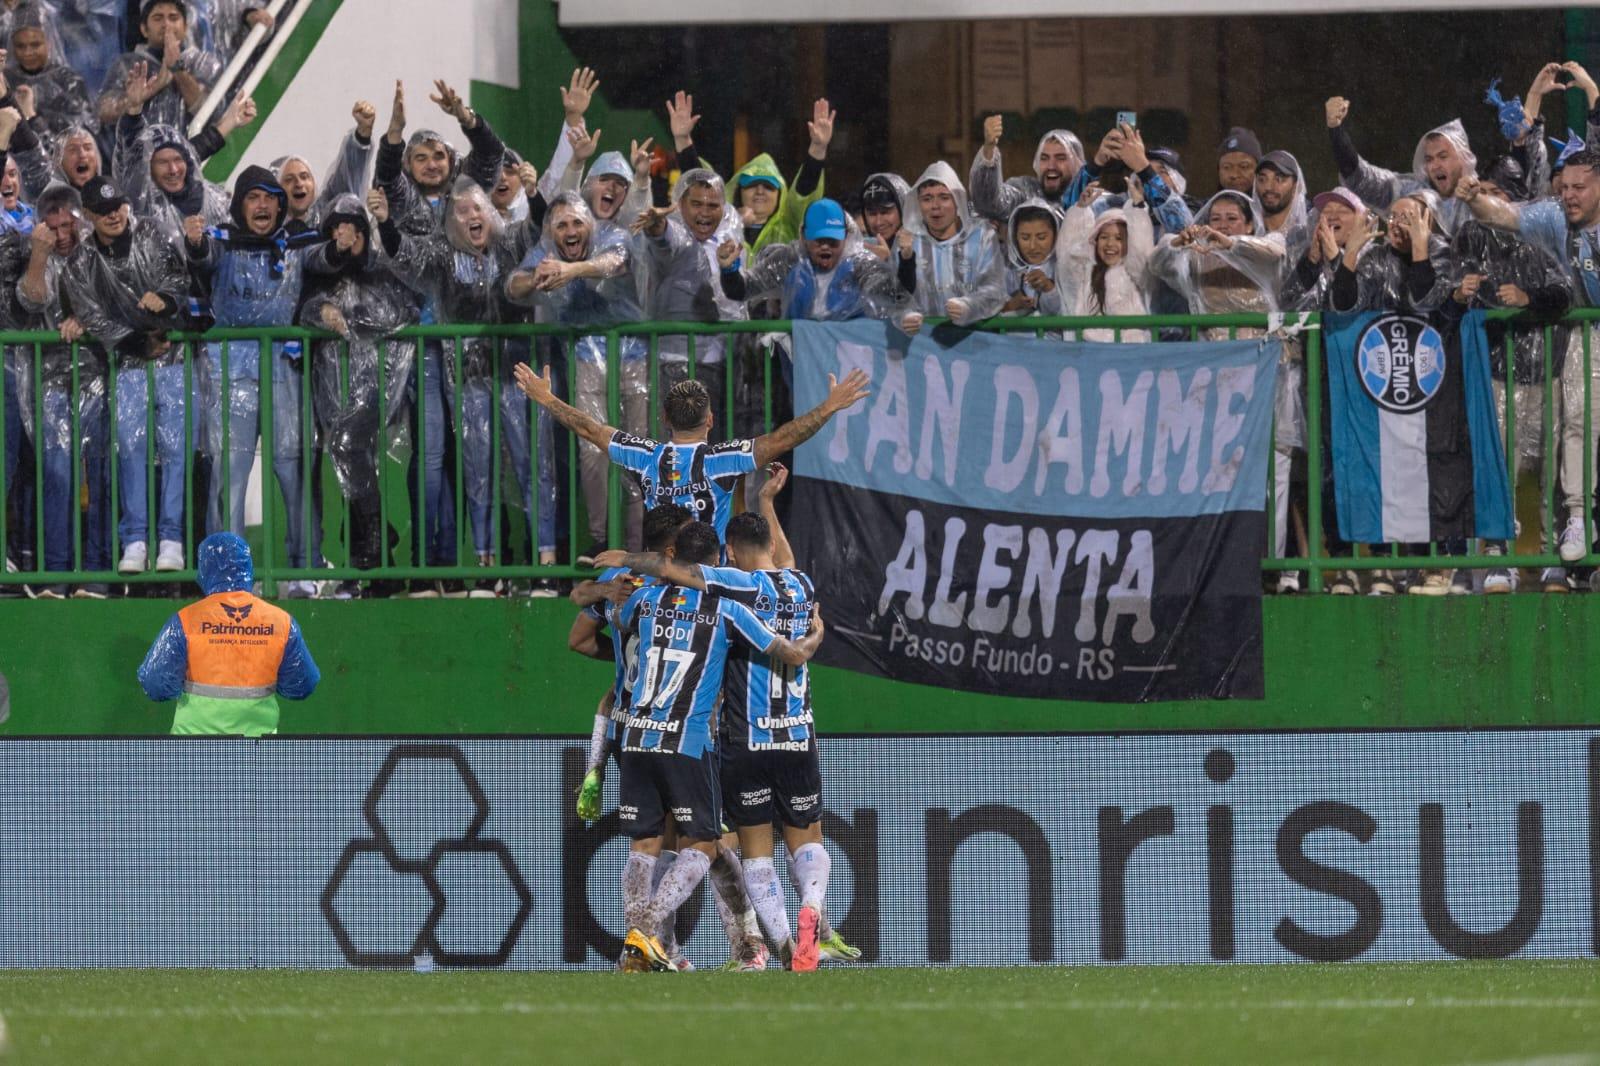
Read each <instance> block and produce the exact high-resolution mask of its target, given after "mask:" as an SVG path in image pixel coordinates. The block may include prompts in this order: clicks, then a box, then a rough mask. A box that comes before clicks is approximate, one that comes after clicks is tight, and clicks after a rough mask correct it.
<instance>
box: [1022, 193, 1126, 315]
mask: <svg viewBox="0 0 1600 1066" xmlns="http://www.w3.org/2000/svg"><path fill="white" fill-rule="evenodd" d="M1092 193H1093V190H1086V191H1085V194H1084V195H1081V196H1080V197H1079V202H1078V203H1076V204H1074V205H1073V206H1072V208H1071V210H1069V211H1068V212H1067V214H1066V218H1065V219H1064V220H1063V221H1062V224H1061V236H1060V239H1059V240H1058V241H1057V243H1056V248H1055V255H1054V257H1053V258H1054V261H1055V264H1056V268H1055V281H1056V285H1057V295H1056V303H1057V304H1058V305H1059V306H1060V307H1061V308H1062V310H1061V311H1059V312H1057V311H1053V310H1052V311H1047V312H1046V313H1047V314H1065V315H1074V316H1090V315H1146V314H1149V313H1150V312H1149V302H1148V300H1149V297H1148V293H1147V289H1148V284H1149V283H1148V282H1147V280H1146V267H1147V265H1148V264H1149V261H1150V256H1151V255H1152V254H1153V253H1154V251H1155V227H1154V224H1153V223H1152V221H1151V218H1150V211H1149V209H1148V207H1147V205H1146V203H1145V200H1144V192H1143V190H1142V188H1141V187H1140V184H1139V182H1138V181H1137V180H1130V181H1129V199H1128V204H1127V206H1126V207H1114V208H1111V209H1110V210H1108V211H1102V212H1100V213H1099V214H1098V215H1097V214H1095V211H1094V207H1093V200H1094V199H1095V197H1094V196H1093V195H1092ZM1012 243H1013V244H1014V245H1019V244H1021V243H1022V239H1021V236H1020V235H1019V234H1018V233H1017V226H1016V223H1015V221H1013V224H1012ZM1078 339H1080V340H1085V341H1095V342H1098V343H1112V342H1115V341H1118V340H1121V341H1125V342H1142V341H1148V340H1149V339H1150V331H1149V330H1143V329H1129V330H1121V331H1118V330H1111V329H1087V330H1083V331H1082V332H1080V333H1079V334H1078Z"/></svg>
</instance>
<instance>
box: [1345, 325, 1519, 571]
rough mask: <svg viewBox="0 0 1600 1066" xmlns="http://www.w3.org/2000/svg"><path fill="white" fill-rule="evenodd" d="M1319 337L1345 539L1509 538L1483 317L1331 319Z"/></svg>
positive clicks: (1505, 483) (1504, 478)
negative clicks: (1324, 352)
mask: <svg viewBox="0 0 1600 1066" xmlns="http://www.w3.org/2000/svg"><path fill="white" fill-rule="evenodd" d="M1323 336H1324V340H1325V342H1326V345H1327V359H1328V386H1329V397H1330V403H1331V405H1332V410H1331V411H1330V412H1329V417H1330V419H1331V422H1330V428H1331V430H1332V439H1333V455H1332V462H1333V473H1334V482H1333V485H1334V498H1335V501H1336V503H1337V507H1338V517H1339V535H1340V536H1341V537H1343V538H1344V539H1345V540H1348V541H1354V542H1357V543H1389V542H1399V543H1403V544H1406V543H1409V544H1425V543H1428V542H1430V541H1439V540H1447V539H1455V538H1463V537H1487V538H1491V539H1495V540H1508V539H1510V538H1511V537H1513V536H1514V535H1515V533H1514V532H1513V530H1512V506H1511V485H1510V482H1509V480H1508V478H1507V476H1506V460H1505V449H1504V448H1503V447H1502V445H1501V441H1500V435H1499V432H1498V423H1497V421H1496V418H1495V410H1494V388H1493V385H1492V384H1491V383H1490V379H1489V342H1488V339H1487V338H1486V337H1485V335H1484V329H1483V312H1482V311H1471V312H1468V313H1467V314H1466V315H1465V316H1462V315H1459V314H1455V313H1449V312H1441V313H1439V314H1435V315H1432V316H1427V317H1424V316H1418V315H1403V314H1394V313H1379V312H1366V313H1363V314H1356V315H1328V316H1326V317H1325V318H1324V319H1323Z"/></svg>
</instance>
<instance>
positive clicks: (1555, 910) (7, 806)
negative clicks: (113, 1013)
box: [0, 708, 1600, 969]
mask: <svg viewBox="0 0 1600 1066" xmlns="http://www.w3.org/2000/svg"><path fill="white" fill-rule="evenodd" d="M825 714H826V710H825V709H822V708H819V717H822V716H825ZM821 758H822V775H823V791H824V802H825V805H826V812H825V814H824V816H823V821H822V828H823V835H824V838H825V842H826V846H827V848H828V851H829V853H830V854H831V856H832V858H833V870H832V880H831V884H830V886H829V890H828V912H829V915H830V916H831V917H832V919H833V921H834V923H835V924H836V925H837V926H838V928H839V930H840V932H841V934H842V935H843V936H844V937H845V938H846V939H847V940H848V941H850V942H851V943H853V944H855V945H856V946H857V947H859V948H861V949H862V950H863V952H864V955H865V960H864V961H866V962H867V963H881V964H887V965H893V966H926V965H946V964H953V965H962V966H977V965H1017V964H1026V963H1029V962H1035V963H1058V964H1070V965H1082V964H1086V963H1098V962H1135V963H1203V962H1214V961H1222V960H1236V961H1239V962H1247V963H1272V962H1295V961H1300V960H1313V961H1319V962H1328V961H1334V960H1344V959H1359V960H1363V961H1370V962H1377V961H1385V960H1421V959H1450V958H1503V957H1517V958H1560V957H1569V958H1593V957H1594V956H1595V955H1596V954H1597V953H1600V942H1597V940H1600V934H1597V929H1600V924H1597V919H1600V877H1597V875H1596V871H1597V870H1600V734H1597V732H1596V731H1595V730H1551V731H1537V730H1528V731H1473V732H1381V731H1380V732H1367V733H1350V732H1345V733H1304V732H1295V733H1276V734H1273V733H1266V734H1229V735H1209V736H1208V735H1205V734H1199V733H1195V734H1183V735H1176V736H1163V735H1133V736H1082V735H1062V734H1054V735H1042V736H973V735H951V736H919V737H898V736H892V735H881V736H870V737H862V736H857V737H830V736H826V735H824V738H823V741H822V744H821ZM584 763H585V740H584V739H582V738H576V737H572V738H556V737H536V738H525V737H505V738H498V739H484V738H476V739H459V740H457V739H452V738H448V737H440V738H436V739H432V740H426V741H416V740H401V741H397V740H392V739H388V738H383V737H364V738H360V739H349V740H334V739H323V738H284V737H269V738H264V739H262V740H259V741H258V740H244V739H223V738H210V737H196V738H188V737H183V738H159V739H136V738H127V737H116V738H106V739H73V740H31V739H18V740H4V741H0V780H4V781H5V783H6V787H5V788H4V789H0V958H3V959H4V960H5V965H6V966H8V967H77V966H108V967H109V966H231V967H251V966H258V967H285V968H306V967H342V966H346V965H354V966H407V967H409V966H411V965H412V963H413V960H414V958H415V957H416V956H418V955H422V954H427V955H428V956H430V957H431V958H432V960H433V961H434V962H435V963H437V964H439V965H441V966H476V967H482V966H499V967H507V968H514V969H578V968H586V969H604V968H609V967H610V966H612V965H613V964H614V962H615V960H616V958H617V955H618V954H619V953H620V951H621V948H622V940H621V937H622V936H623V934H624V933H625V932H626V931H627V930H626V924H625V922H624V920H623V915H622V901H621V885H620V880H621V873H622V867H623V863H624V861H625V859H626V856H627V851H628V841H627V838H626V836H625V835H624V833H623V829H622V824H621V822H620V821H619V819H618V817H617V814H616V811H615V806H616V784H615V778H616V775H615V774H614V773H613V774H610V775H608V777H607V780H606V786H605V794H604V805H603V808H602V809H603V810H604V811H605V814H604V816H603V817H601V818H600V819H599V820H598V821H596V822H594V823H592V824H585V823H583V822H581V821H579V820H578V819H577V817H576V816H575V814H574V813H573V805H572V797H573V794H574V792H575V791H576V788H577V785H578V783H579V782H580V781H581V780H582V779H583V774H584ZM706 896H707V893H705V892H700V893H697V894H696V895H695V896H694V897H693V898H692V899H691V900H690V902H689V903H688V904H686V905H685V906H684V908H682V909H681V910H680V911H679V915H678V930H679V938H680V940H682V942H683V944H684V947H685V950H686V951H687V953H688V955H689V957H690V958H691V959H692V960H693V961H694V962H695V964H696V965H697V966H699V967H701V968H702V969H705V968H711V967H715V966H717V965H720V964H721V963H722V962H723V961H724V960H725V959H726V958H727V954H728V947H727V942H726V940H725V939H724V937H723V933H722V928H721V924H720V923H719V922H718V920H717V917H716V911H715V907H714V906H713V905H712V903H711V901H710V900H709V899H708V898H706ZM789 913H790V914H791V915H793V914H796V913H798V908H797V906H796V904H795V901H794V900H793V899H792V897H791V903H790V911H789Z"/></svg>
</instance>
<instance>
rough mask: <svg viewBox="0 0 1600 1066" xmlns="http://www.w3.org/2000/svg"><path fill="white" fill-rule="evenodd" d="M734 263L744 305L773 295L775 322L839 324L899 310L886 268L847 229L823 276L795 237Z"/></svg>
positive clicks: (724, 274) (894, 287)
mask: <svg viewBox="0 0 1600 1066" xmlns="http://www.w3.org/2000/svg"><path fill="white" fill-rule="evenodd" d="M738 265H739V266H740V267H741V269H738V270H736V271H734V272H733V273H735V274H737V275H738V276H739V277H741V278H742V279H743V283H744V284H743V288H744V292H745V295H744V299H745V300H746V302H750V301H757V300H766V299H771V298H773V297H776V298H777V299H778V300H779V301H780V303H781V310H780V313H779V315H778V317H779V318H787V319H796V318H800V319H809V320H811V321H813V322H842V321H845V320H847V319H852V318H893V317H896V316H897V315H898V314H900V313H901V312H902V311H903V310H904V309H903V307H902V306H901V300H900V298H899V293H898V290H897V287H896V285H895V280H894V274H893V270H892V268H891V266H890V264H888V263H885V262H883V261H882V260H880V259H879V258H878V257H877V256H875V255H873V254H872V253H871V252H868V251H866V250H865V249H863V248H862V247H861V237H860V235H859V234H857V233H855V232H854V230H853V229H852V231H851V232H850V234H849V235H848V236H847V237H846V238H845V240H844V242H843V247H842V248H841V249H840V255H839V262H838V263H837V264H835V266H834V267H833V269H832V270H829V271H826V272H819V271H818V270H817V268H816V266H815V265H814V264H813V263H812V262H811V257H810V255H808V254H807V253H806V245H805V241H804V240H800V239H796V240H793V241H789V242H787V243H785V244H773V245H768V246H767V247H766V248H765V249H764V250H763V251H762V252H761V253H760V254H759V255H757V256H756V257H755V261H754V262H752V263H750V264H749V265H748V266H746V265H743V262H742V261H741V263H740V264H738ZM723 277H724V278H727V277H729V273H728V272H724V273H723ZM724 292H726V286H724Z"/></svg>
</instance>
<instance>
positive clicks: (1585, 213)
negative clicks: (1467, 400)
mask: <svg viewBox="0 0 1600 1066" xmlns="http://www.w3.org/2000/svg"><path fill="white" fill-rule="evenodd" d="M1558 162H1560V163H1561V167H1560V171H1559V175H1558V177H1557V179H1556V184H1557V185H1558V186H1559V188H1560V190H1561V193H1560V199H1559V200H1555V201H1551V200H1544V201H1540V202H1538V203H1526V204H1514V203H1508V202H1506V201H1505V200H1502V199H1498V198H1496V197H1494V196H1490V195H1487V194H1485V193H1484V192H1483V191H1482V187H1481V185H1479V184H1478V183H1477V182H1476V181H1473V182H1463V183H1462V184H1463V187H1462V189H1461V190H1459V191H1458V193H1457V197H1458V202H1460V203H1463V204H1466V205H1467V206H1468V208H1469V210H1471V211H1472V213H1473V215H1474V216H1475V217H1476V218H1478V219H1479V220H1481V221H1482V222H1484V223H1486V224H1488V225H1489V226H1491V227H1493V228H1495V229H1498V230H1505V231H1508V232H1512V233H1516V234H1518V235H1520V236H1521V237H1522V238H1523V239H1525V240H1527V241H1529V242H1530V243H1532V244H1535V245H1537V246H1538V247H1539V248H1541V249H1543V250H1544V251H1545V252H1547V253H1549V254H1550V255H1552V256H1554V257H1556V258H1557V259H1558V260H1559V261H1560V262H1562V263H1564V264H1565V265H1566V270H1567V275H1568V278H1569V279H1570V281H1571V283H1572V290H1573V295H1574V297H1575V303H1576V306H1578V307H1600V151H1596V150H1595V149H1593V148H1580V149H1578V150H1577V151H1574V152H1573V153H1572V154H1570V155H1564V158H1563V159H1561V160H1558ZM1585 349H1588V350H1587V351H1585ZM1561 393H1562V400H1561V414H1560V420H1561V479H1560V484H1561V504H1562V508H1563V510H1564V511H1565V512H1566V518H1565V523H1566V524H1565V526H1564V528H1563V529H1562V531H1561V535H1560V538H1559V541H1558V550H1559V552H1560V555H1561V558H1562V560H1563V561H1564V562H1568V563H1574V562H1577V561H1579V560H1580V559H1582V558H1583V557H1584V556H1585V555H1586V554H1588V553H1589V551H1590V550H1591V547H1592V545H1591V542H1590V540H1589V537H1588V536H1587V533H1586V530H1585V528H1584V511H1585V509H1586V508H1587V507H1588V501H1589V499H1590V497H1591V494H1592V491H1593V477H1594V472H1595V471H1596V469H1597V468H1600V463H1597V462H1596V461H1595V460H1594V459H1593V458H1592V457H1593V456H1594V454H1595V446H1596V443H1597V441H1600V323H1590V324H1589V326H1588V327H1587V328H1583V329H1573V330H1572V331H1571V339H1570V340H1569V341H1568V344H1567V351H1566V355H1565V358H1564V359H1563V360H1562V367H1561ZM1586 394H1587V395H1586ZM1586 422H1587V423H1588V425H1587V427H1586V426H1585V423H1586ZM1586 433H1587V435H1586ZM1586 465H1587V466H1588V468H1589V478H1588V479H1587V480H1586V479H1585V476H1584V474H1585V469H1584V468H1585V466H1586Z"/></svg>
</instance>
